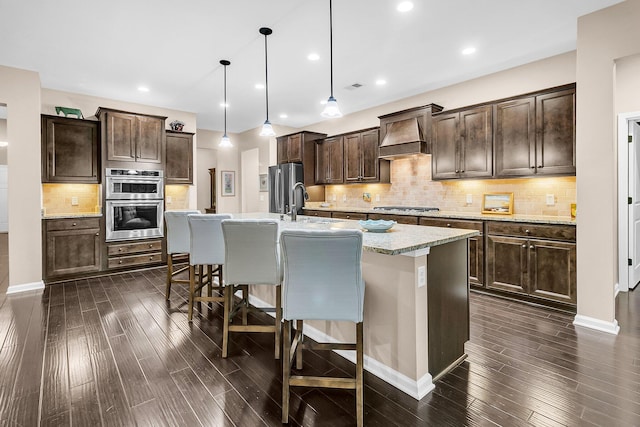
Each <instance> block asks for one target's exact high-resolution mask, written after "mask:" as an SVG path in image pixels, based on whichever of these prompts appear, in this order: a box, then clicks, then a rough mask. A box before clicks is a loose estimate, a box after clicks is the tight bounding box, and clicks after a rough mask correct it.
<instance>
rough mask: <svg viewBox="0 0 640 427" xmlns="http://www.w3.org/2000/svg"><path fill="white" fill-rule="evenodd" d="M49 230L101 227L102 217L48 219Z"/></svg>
mask: <svg viewBox="0 0 640 427" xmlns="http://www.w3.org/2000/svg"><path fill="white" fill-rule="evenodd" d="M46 224H47V231H65V230H83V229H87V228H100V218H68V219H49V220H46Z"/></svg>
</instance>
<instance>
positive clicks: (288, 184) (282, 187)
mask: <svg viewBox="0 0 640 427" xmlns="http://www.w3.org/2000/svg"><path fill="white" fill-rule="evenodd" d="M298 182H304V175H303V171H302V165H301V164H300V163H284V164H281V165H276V166H270V167H269V212H274V213H281V214H288V213H289V212H290V209H291V204H292V203H293V202H294V199H293V192H294V186H295V185H296V183H298ZM295 191H296V192H298V194H297V197H296V199H295V200H296V203H297V204H298V205H300V206H296V213H297V214H302V207H303V206H304V197H303V196H304V191H303V189H302V188H301V187H298V188H297V189H296V190H295Z"/></svg>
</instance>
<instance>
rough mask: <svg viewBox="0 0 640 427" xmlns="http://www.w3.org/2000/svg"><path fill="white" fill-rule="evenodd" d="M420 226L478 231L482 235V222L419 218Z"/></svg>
mask: <svg viewBox="0 0 640 427" xmlns="http://www.w3.org/2000/svg"><path fill="white" fill-rule="evenodd" d="M419 224H420V225H427V226H430V227H450V228H462V229H464V230H478V231H479V232H480V233H482V221H466V220H461V219H448V218H424V217H421V218H420V222H419Z"/></svg>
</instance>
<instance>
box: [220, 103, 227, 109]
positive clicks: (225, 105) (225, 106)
mask: <svg viewBox="0 0 640 427" xmlns="http://www.w3.org/2000/svg"><path fill="white" fill-rule="evenodd" d="M220 106H221V107H222V108H229V104H225V103H224V102H221V103H220Z"/></svg>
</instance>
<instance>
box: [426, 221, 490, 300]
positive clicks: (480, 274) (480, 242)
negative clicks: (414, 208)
mask: <svg viewBox="0 0 640 427" xmlns="http://www.w3.org/2000/svg"><path fill="white" fill-rule="evenodd" d="M419 224H420V225H427V226H431V227H448V228H462V229H465V230H478V231H479V232H480V235H479V236H475V237H470V238H469V284H470V285H472V286H474V287H480V288H483V287H484V235H483V228H484V227H483V224H482V221H471V220H460V219H450V218H426V217H420V218H419Z"/></svg>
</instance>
